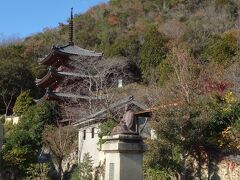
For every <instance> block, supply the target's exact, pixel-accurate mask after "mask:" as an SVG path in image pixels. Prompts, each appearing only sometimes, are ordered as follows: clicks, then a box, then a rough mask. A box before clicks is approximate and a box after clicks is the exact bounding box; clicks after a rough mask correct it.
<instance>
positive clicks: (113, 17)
mask: <svg viewBox="0 0 240 180" xmlns="http://www.w3.org/2000/svg"><path fill="white" fill-rule="evenodd" d="M107 22H108V24H109V25H111V26H114V25H117V24H118V22H119V20H118V17H117V16H116V15H114V14H109V17H108V19H107Z"/></svg>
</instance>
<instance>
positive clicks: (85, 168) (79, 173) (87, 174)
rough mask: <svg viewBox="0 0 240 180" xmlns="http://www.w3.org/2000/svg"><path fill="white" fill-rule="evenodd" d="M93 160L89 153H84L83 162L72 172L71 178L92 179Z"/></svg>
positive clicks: (75, 179)
mask: <svg viewBox="0 0 240 180" xmlns="http://www.w3.org/2000/svg"><path fill="white" fill-rule="evenodd" d="M92 172H93V160H92V158H91V156H90V155H89V153H86V154H84V156H83V160H82V162H81V163H80V164H79V165H78V167H77V168H76V169H75V171H74V172H73V174H72V177H71V180H92V179H93V177H92Z"/></svg>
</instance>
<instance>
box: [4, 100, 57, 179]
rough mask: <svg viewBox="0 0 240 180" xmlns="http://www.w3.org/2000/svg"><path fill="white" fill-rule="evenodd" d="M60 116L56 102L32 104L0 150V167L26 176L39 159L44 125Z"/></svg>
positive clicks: (16, 174) (17, 174)
mask: <svg viewBox="0 0 240 180" xmlns="http://www.w3.org/2000/svg"><path fill="white" fill-rule="evenodd" d="M57 116H58V113H57V108H56V105H55V104H52V103H45V104H42V105H36V106H32V107H30V108H29V109H28V111H27V112H26V113H24V114H23V116H22V117H21V119H20V122H19V123H18V124H17V125H15V126H14V127H13V129H12V130H11V131H10V132H9V134H8V136H7V137H6V143H5V144H4V147H3V149H2V150H1V151H0V158H1V162H3V163H1V164H0V169H8V170H11V171H12V172H13V173H14V174H15V176H24V175H25V173H26V170H27V168H28V167H29V166H30V164H32V163H35V162H36V161H37V157H38V155H39V152H40V150H41V147H42V144H41V141H42V132H43V129H44V126H45V125H47V124H51V123H52V122H53V121H54V120H56V118H57Z"/></svg>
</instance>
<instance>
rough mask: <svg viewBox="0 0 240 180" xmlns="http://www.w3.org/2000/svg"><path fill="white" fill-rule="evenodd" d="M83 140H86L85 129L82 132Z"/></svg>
mask: <svg viewBox="0 0 240 180" xmlns="http://www.w3.org/2000/svg"><path fill="white" fill-rule="evenodd" d="M85 139H86V129H85V130H83V140H85Z"/></svg>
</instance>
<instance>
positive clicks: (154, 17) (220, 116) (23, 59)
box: [0, 0, 240, 179]
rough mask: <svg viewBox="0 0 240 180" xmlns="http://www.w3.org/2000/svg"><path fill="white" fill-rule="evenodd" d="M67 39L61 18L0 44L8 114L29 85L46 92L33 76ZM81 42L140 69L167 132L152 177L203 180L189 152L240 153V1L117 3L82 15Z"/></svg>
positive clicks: (154, 153)
mask: <svg viewBox="0 0 240 180" xmlns="http://www.w3.org/2000/svg"><path fill="white" fill-rule="evenodd" d="M56 13H61V12H56ZM67 42H68V26H67V25H66V24H62V23H60V24H59V26H58V27H56V28H54V29H45V30H44V31H43V32H41V33H38V34H35V35H32V36H30V37H27V38H26V39H24V40H22V41H19V42H13V43H9V44H3V45H1V46H0V113H1V114H11V113H12V107H13V105H14V102H15V100H16V98H17V96H18V95H19V94H20V92H21V91H22V90H29V91H30V94H31V95H32V96H34V97H35V98H38V97H39V96H40V94H41V93H42V92H41V90H39V89H37V88H36V87H35V84H34V79H35V78H36V77H42V75H43V74H44V72H45V70H46V69H45V67H42V66H39V65H38V64H37V59H38V58H40V57H44V56H45V55H46V54H47V53H48V52H49V50H50V48H51V47H52V45H57V44H67ZM74 42H75V44H76V45H78V46H80V47H82V48H86V49H90V50H95V51H98V52H103V53H104V57H105V58H112V57H114V58H118V57H122V56H123V57H125V58H127V59H128V60H129V61H131V62H133V63H134V64H135V65H136V66H137V67H138V68H139V69H140V71H141V77H139V79H140V82H138V85H139V86H138V90H139V89H140V88H143V89H146V90H144V92H146V94H144V96H145V97H146V98H147V99H148V101H147V102H148V103H149V106H153V107H154V108H153V109H154V110H155V111H154V116H153V117H154V119H155V120H156V121H154V123H153V124H152V126H153V127H154V128H155V130H156V133H157V137H161V138H158V139H157V140H155V141H149V142H148V143H149V144H150V145H151V146H150V150H149V153H147V154H146V158H145V166H146V169H145V174H146V176H148V177H149V179H150V178H153V179H154V177H155V176H156V178H160V179H164V178H165V179H167V178H169V177H173V176H177V175H179V174H184V175H185V176H186V177H190V176H191V177H192V176H194V177H200V179H201V169H200V170H199V169H194V168H193V167H190V166H187V165H186V164H185V163H186V159H187V157H188V155H189V154H190V155H192V156H193V157H195V158H200V157H202V156H201V153H202V152H203V151H204V152H207V153H209V154H208V157H209V158H210V157H211V155H212V154H214V153H215V154H216V152H218V153H222V152H223V151H224V152H225V153H239V150H240V144H239V142H240V139H239V137H240V136H239V130H240V122H239V119H240V109H239V105H240V100H239V98H240V96H239V92H240V91H239V88H240V86H239V81H240V74H239V67H240V49H239V43H240V1H239V0H110V1H109V3H107V4H101V5H98V6H96V7H93V8H91V9H90V10H88V11H87V12H86V13H84V14H75V16H74ZM121 59H122V58H119V61H121ZM137 92H138V91H136V93H137ZM142 92H143V91H142ZM142 92H141V93H142ZM173 102H174V103H175V104H176V105H174V107H172V105H171V104H172V103H173ZM169 106H171V108H166V107H169ZM212 152H214V153H212ZM159 154H161V155H162V156H159ZM199 154H200V155H199ZM180 155H181V158H180ZM211 158H212V159H214V158H215V157H211ZM200 161H201V162H204V161H206V159H203V160H202V159H201V160H200ZM200 165H201V164H200ZM200 165H199V166H200ZM152 176H154V177H152Z"/></svg>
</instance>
